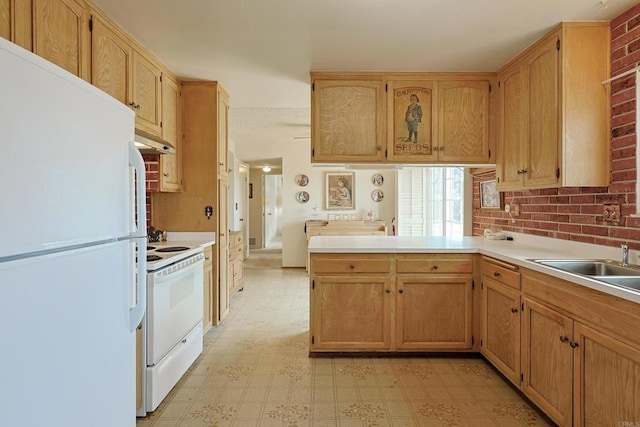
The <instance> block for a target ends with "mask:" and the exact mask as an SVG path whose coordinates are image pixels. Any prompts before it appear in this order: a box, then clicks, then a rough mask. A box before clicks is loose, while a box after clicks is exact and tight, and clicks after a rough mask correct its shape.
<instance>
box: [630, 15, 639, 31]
mask: <svg viewBox="0 0 640 427" xmlns="http://www.w3.org/2000/svg"><path fill="white" fill-rule="evenodd" d="M638 26H640V16H638V15H636V16H634V17H633V18H630V19H629V20H628V21H627V32H629V31H631V30H633V29H634V28H638Z"/></svg>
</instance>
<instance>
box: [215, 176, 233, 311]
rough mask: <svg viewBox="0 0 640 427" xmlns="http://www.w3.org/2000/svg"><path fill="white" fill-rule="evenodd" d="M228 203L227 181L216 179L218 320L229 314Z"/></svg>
mask: <svg viewBox="0 0 640 427" xmlns="http://www.w3.org/2000/svg"><path fill="white" fill-rule="evenodd" d="M228 203H229V181H227V180H226V179H218V206H217V215H218V230H217V233H216V246H217V247H218V305H219V307H218V315H219V320H222V319H224V317H225V316H226V315H227V313H228V312H229V288H230V287H231V284H230V283H229V280H231V279H230V277H233V276H229V223H228V221H229V219H228V217H227V205H228Z"/></svg>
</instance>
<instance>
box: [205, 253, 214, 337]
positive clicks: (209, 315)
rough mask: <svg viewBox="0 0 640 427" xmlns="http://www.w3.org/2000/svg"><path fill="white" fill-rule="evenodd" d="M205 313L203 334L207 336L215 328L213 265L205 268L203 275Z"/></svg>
mask: <svg viewBox="0 0 640 427" xmlns="http://www.w3.org/2000/svg"><path fill="white" fill-rule="evenodd" d="M202 286H203V291H204V292H203V297H204V298H203V299H204V301H203V307H202V308H203V311H202V333H203V334H206V333H207V331H208V330H209V329H211V326H213V301H214V299H213V265H211V264H209V265H207V266H205V267H204V275H203V283H202Z"/></svg>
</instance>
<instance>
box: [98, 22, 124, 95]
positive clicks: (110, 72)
mask: <svg viewBox="0 0 640 427" xmlns="http://www.w3.org/2000/svg"><path fill="white" fill-rule="evenodd" d="M91 19H92V22H93V30H92V31H91V83H92V84H93V85H94V86H96V87H98V88H100V89H102V90H103V91H105V92H106V93H108V94H109V95H111V96H113V97H114V98H115V99H117V100H118V101H120V102H122V103H123V104H125V105H129V103H130V102H131V89H132V88H131V67H132V56H133V49H132V48H131V46H130V45H129V42H128V41H127V40H126V38H125V37H124V36H123V35H122V34H120V33H119V32H117V31H116V30H114V29H112V28H111V27H110V26H109V25H108V24H106V23H104V22H103V21H102V20H101V19H100V18H99V17H98V16H96V15H94V16H92V17H91Z"/></svg>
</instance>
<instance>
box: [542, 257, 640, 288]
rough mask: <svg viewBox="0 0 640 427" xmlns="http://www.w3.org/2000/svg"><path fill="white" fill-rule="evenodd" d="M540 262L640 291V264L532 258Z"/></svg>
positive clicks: (605, 260) (601, 260)
mask: <svg viewBox="0 0 640 427" xmlns="http://www.w3.org/2000/svg"><path fill="white" fill-rule="evenodd" d="M530 261H534V262H536V263H538V264H541V265H545V266H547V267H551V268H555V269H558V270H562V271H565V272H567V273H573V274H577V275H580V276H585V277H589V278H591V279H594V280H598V281H600V282H604V283H608V284H610V285H614V286H618V287H621V288H627V289H632V290H635V291H640V266H638V265H629V266H623V265H622V263H620V262H616V261H613V260H610V259H571V260H558V259H532V260H530Z"/></svg>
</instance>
